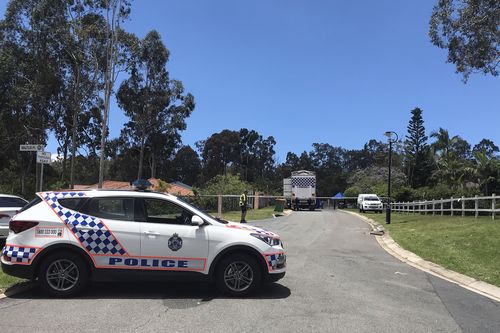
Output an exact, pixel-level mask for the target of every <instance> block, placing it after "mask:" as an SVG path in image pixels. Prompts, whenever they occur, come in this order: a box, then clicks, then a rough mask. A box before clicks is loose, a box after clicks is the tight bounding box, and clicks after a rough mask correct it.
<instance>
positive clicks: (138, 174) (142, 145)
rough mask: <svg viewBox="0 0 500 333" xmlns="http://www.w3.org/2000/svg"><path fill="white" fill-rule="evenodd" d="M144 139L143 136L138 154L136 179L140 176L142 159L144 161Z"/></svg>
mask: <svg viewBox="0 0 500 333" xmlns="http://www.w3.org/2000/svg"><path fill="white" fill-rule="evenodd" d="M145 141H146V140H145V139H144V137H142V138H141V152H140V154H139V171H138V172H137V179H141V177H142V164H143V161H144V146H145V143H144V142H145Z"/></svg>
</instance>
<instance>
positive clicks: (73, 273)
mask: <svg viewBox="0 0 500 333" xmlns="http://www.w3.org/2000/svg"><path fill="white" fill-rule="evenodd" d="M37 275H38V281H39V282H40V287H42V289H43V290H44V291H45V292H46V293H47V294H49V295H51V296H54V297H63V298H65V297H73V296H75V295H76V294H78V293H79V292H80V291H82V290H83V288H85V286H86V285H87V281H88V278H89V267H88V266H87V265H86V264H85V262H84V261H83V260H82V257H80V256H79V255H77V254H75V253H71V252H67V253H64V254H62V253H54V254H52V255H48V257H47V258H44V259H43V260H42V263H41V264H40V269H39V271H38V274H37Z"/></svg>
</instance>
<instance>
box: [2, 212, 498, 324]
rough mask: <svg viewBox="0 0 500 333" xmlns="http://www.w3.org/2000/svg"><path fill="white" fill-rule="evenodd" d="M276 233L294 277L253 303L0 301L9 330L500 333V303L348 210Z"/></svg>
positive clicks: (309, 217) (117, 292)
mask: <svg viewBox="0 0 500 333" xmlns="http://www.w3.org/2000/svg"><path fill="white" fill-rule="evenodd" d="M255 224H256V225H259V226H263V227H266V228H268V229H271V230H273V231H277V232H278V233H279V234H280V235H281V236H282V238H283V240H284V244H285V247H286V250H287V253H288V272H287V275H286V277H285V278H284V279H282V280H280V281H279V282H278V283H274V284H271V285H268V286H266V287H265V288H264V289H263V290H262V291H261V292H259V293H258V294H257V295H255V296H254V297H251V298H248V299H233V298H226V297H223V296H221V295H220V294H218V293H217V292H216V291H215V290H214V289H213V288H212V286H210V285H207V284H199V283H198V284H193V283H189V284H188V283H176V284H172V283H168V284H167V283H164V284H158V283H148V284H147V285H139V284H137V283H113V284H109V283H108V284H94V285H92V286H91V287H90V288H89V289H88V290H87V291H86V292H85V293H84V294H83V295H82V296H81V297H79V298H77V299H70V300H60V299H47V298H45V296H44V295H43V294H41V293H40V291H38V290H36V289H35V290H32V291H29V292H26V293H24V294H20V295H16V296H13V297H11V298H5V299H3V300H0V331H1V332H17V333H19V332H49V331H50V332H53V331H63V330H65V331H66V330H68V331H107V330H115V331H118V330H119V331H120V332H122V331H146V332H148V331H168V332H197V331H205V332H257V331H262V332H306V331H307V332H500V304H499V303H496V302H494V301H491V300H489V299H488V298H485V297H483V296H480V295H477V294H475V293H472V292H470V291H468V290H466V289H463V288H461V287H459V286H457V285H455V284H452V283H449V282H446V281H444V280H441V279H439V278H436V277H433V276H431V275H429V274H427V273H424V272H422V271H419V270H417V269H415V268H413V267H410V266H408V265H406V264H404V263H402V262H400V261H399V260H397V259H395V258H393V257H392V256H390V255H389V254H387V253H386V252H385V251H384V250H383V249H382V248H380V247H379V245H378V243H377V242H376V240H375V239H374V238H373V236H370V235H369V230H370V229H369V227H368V225H367V224H365V223H364V222H362V221H361V220H359V219H358V218H356V217H353V216H351V215H348V214H346V213H342V212H333V211H322V212H319V211H316V212H308V211H307V212H294V213H293V214H292V215H290V216H288V217H281V218H278V219H274V220H271V221H261V222H257V223H255Z"/></svg>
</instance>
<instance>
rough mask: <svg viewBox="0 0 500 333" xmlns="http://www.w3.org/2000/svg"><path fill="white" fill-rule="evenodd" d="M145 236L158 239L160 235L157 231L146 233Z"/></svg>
mask: <svg viewBox="0 0 500 333" xmlns="http://www.w3.org/2000/svg"><path fill="white" fill-rule="evenodd" d="M144 235H146V236H148V237H149V238H156V236H159V235H160V233H159V232H156V231H144Z"/></svg>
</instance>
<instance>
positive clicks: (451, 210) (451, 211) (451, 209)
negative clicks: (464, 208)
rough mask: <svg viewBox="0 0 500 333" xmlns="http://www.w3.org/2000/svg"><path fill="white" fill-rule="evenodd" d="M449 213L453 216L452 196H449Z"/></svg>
mask: <svg viewBox="0 0 500 333" xmlns="http://www.w3.org/2000/svg"><path fill="white" fill-rule="evenodd" d="M450 214H451V216H453V197H451V201H450Z"/></svg>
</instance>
